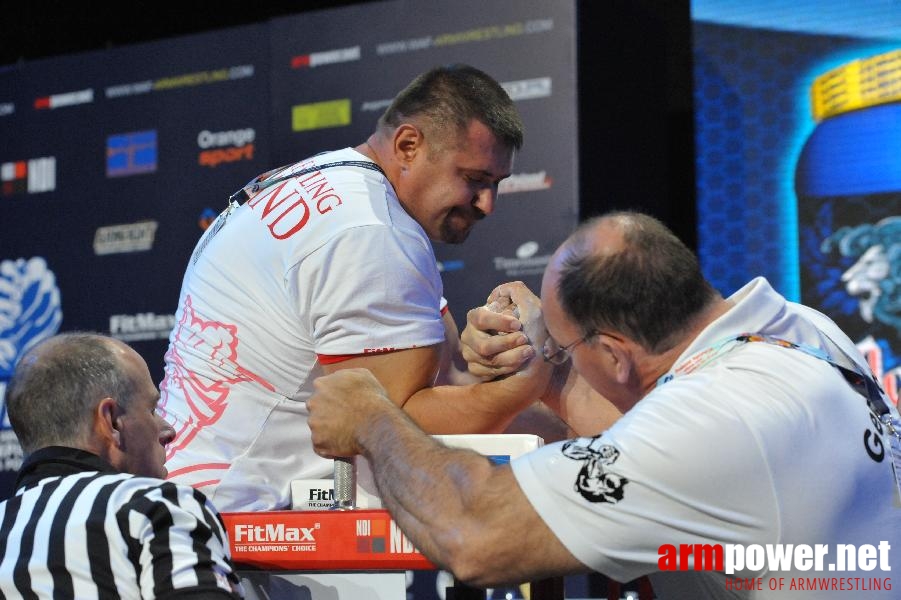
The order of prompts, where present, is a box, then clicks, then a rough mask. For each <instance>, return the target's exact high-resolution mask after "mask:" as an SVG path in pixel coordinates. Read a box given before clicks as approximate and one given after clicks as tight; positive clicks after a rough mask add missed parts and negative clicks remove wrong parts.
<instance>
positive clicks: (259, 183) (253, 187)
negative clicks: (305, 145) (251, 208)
mask: <svg viewBox="0 0 901 600" xmlns="http://www.w3.org/2000/svg"><path fill="white" fill-rule="evenodd" d="M292 164H294V163H292ZM333 167H357V168H360V169H369V170H370V171H376V172H378V173H381V174H382V175H384V176H385V177H387V175H385V171H383V170H382V168H381V167H380V166H378V165H377V164H376V163H374V162H372V161H369V160H339V161H337V162H330V163H325V164H323V165H317V166H314V167H308V168H306V169H301V170H300V171H297V172H295V173H289V174H288V175H282V176H281V177H276V178H274V179H269V178H270V177H272V175H274V174H276V173H280V172H282V171H284V170H285V169H289V168H291V165H285V166H282V167H278V168H275V169H271V170H269V171H266V172H265V173H263V174H261V175H257V176H256V177H254V178H253V179H251V180H250V181H249V182H247V185H245V186H244V187H242V188H241V189H240V190H238V191H237V192H235V193H234V194H232V195H231V196H229V198H228V204H229V206H230V207H231V206H233V205H235V206H241V205H242V204H244V203H245V202H247V200H248V199H249V198H250V197H251V196H252V195H254V194H256V193H258V192H260V191H262V190H265V189H266V188H268V187H271V186H273V185H275V184H276V183H281V182H282V181H287V180H288V179H292V178H294V177H300V176H302V175H309V174H311V173H316V172H318V171H322V170H323V169H331V168H333Z"/></svg>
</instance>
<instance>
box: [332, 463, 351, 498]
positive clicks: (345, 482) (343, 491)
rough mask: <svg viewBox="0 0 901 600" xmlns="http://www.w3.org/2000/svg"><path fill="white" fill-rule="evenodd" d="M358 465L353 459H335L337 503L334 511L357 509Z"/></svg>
mask: <svg viewBox="0 0 901 600" xmlns="http://www.w3.org/2000/svg"><path fill="white" fill-rule="evenodd" d="M356 495H357V465H356V460H355V459H353V458H336V459H335V503H334V504H333V505H332V510H353V509H354V508H356Z"/></svg>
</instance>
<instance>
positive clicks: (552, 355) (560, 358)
mask: <svg viewBox="0 0 901 600" xmlns="http://www.w3.org/2000/svg"><path fill="white" fill-rule="evenodd" d="M597 335H606V336H609V337H612V338H613V339H615V340H620V341H622V338H621V337H619V336H616V335H613V334H612V333H608V332H606V331H599V330H596V329H595V330H592V331H589V332H588V333H586V334H585V335H583V336H582V337H580V338H579V339H577V340H576V341H574V342H572V343H571V344H566V345H565V346H561V345H560V344H558V343H557V342H556V341H555V340H554V338H552V337H548V338H547V340H545V342H544V347H543V348H542V349H541V354H542V355H543V356H544V360H545V362H549V363H551V364H552V365H562V364H563V363H565V362H566V361H568V360H569V359H570V357H571V356H572V352H573V350H575V348H576V346H578V345H579V344H581V343H583V342H587V341H588V340H590V339H591V338H593V337H595V336H597Z"/></svg>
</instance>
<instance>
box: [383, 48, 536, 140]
mask: <svg viewBox="0 0 901 600" xmlns="http://www.w3.org/2000/svg"><path fill="white" fill-rule="evenodd" d="M411 117H424V118H425V119H426V120H427V121H428V123H429V124H430V125H431V126H432V127H433V128H434V130H436V131H437V132H442V133H439V136H440V135H442V134H448V133H450V132H453V133H460V132H462V131H464V130H465V129H466V127H468V126H469V123H470V122H471V121H472V120H473V119H475V120H478V121H481V122H482V123H484V124H485V125H486V126H487V127H488V129H490V130H491V132H492V133H493V134H494V135H495V136H496V137H497V138H498V140H500V141H501V143H503V144H504V145H505V146H507V147H508V148H511V149H514V150H519V149H520V148H521V147H522V140H523V126H522V119H521V118H520V116H519V113H518V112H517V111H516V107H515V106H514V104H513V101H512V100H511V99H510V96H508V95H507V92H506V91H504V88H502V87H501V86H500V84H498V82H497V81H495V80H494V79H492V78H491V76H489V75H487V74H486V73H483V72H482V71H480V70H478V69H476V68H475V67H471V66H469V65H449V66H442V67H435V68H434V69H431V70H430V71H427V72H425V73H423V74H421V75H419V76H418V77H416V79H414V80H413V81H412V82H411V83H410V84H409V85H408V86H407V87H406V88H404V89H403V90H402V91H401V92H400V93H398V94H397V96H396V97H395V98H394V101H393V102H392V103H391V106H389V107H388V109H387V110H386V111H385V113H384V114H383V115H382V116H381V118H379V127H398V126H400V125H401V124H402V123H403V122H404V120H405V119H409V118H411ZM429 133H431V132H429ZM435 145H438V146H440V143H438V144H435Z"/></svg>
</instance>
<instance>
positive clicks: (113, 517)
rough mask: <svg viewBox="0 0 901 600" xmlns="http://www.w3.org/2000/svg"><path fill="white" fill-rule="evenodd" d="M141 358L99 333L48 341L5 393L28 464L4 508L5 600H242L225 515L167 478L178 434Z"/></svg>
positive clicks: (0, 575)
mask: <svg viewBox="0 0 901 600" xmlns="http://www.w3.org/2000/svg"><path fill="white" fill-rule="evenodd" d="M158 400H159V393H158V392H157V389H156V386H155V385H154V384H153V382H152V380H151V378H150V373H149V371H148V369H147V365H146V363H145V362H144V360H143V359H142V358H141V357H140V356H139V355H138V354H137V352H135V351H134V350H133V349H131V348H130V347H129V346H127V345H125V344H123V343H122V342H119V341H117V340H114V339H112V338H108V337H104V336H101V335H97V334H89V333H70V334H63V335H58V336H55V337H52V338H49V339H48V340H45V341H43V342H41V343H40V344H38V345H37V346H35V347H34V348H32V349H31V350H30V351H29V352H28V353H26V354H25V356H23V357H22V359H21V361H20V362H19V364H18V365H17V366H16V370H15V373H14V374H13V378H12V380H11V381H10V383H9V386H8V389H7V392H6V406H7V411H8V414H9V419H10V422H11V423H12V426H13V429H14V430H15V432H16V435H17V436H18V438H19V442H20V443H21V444H22V448H23V450H24V451H25V453H26V455H27V458H26V459H25V461H24V463H23V464H22V468H21V470H20V471H19V475H18V479H17V481H16V492H15V495H14V496H13V497H11V498H9V499H8V500H6V501H4V502H2V503H0V598H79V599H81V598H120V597H122V598H191V599H195V600H206V599H209V600H212V599H223V598H241V597H242V596H243V594H242V590H241V586H240V584H239V583H238V578H237V576H236V574H235V572H234V568H233V565H232V563H231V557H230V556H229V546H228V540H227V539H226V534H225V529H224V527H223V526H222V523H221V521H220V519H219V515H218V513H217V512H216V510H215V508H213V506H212V504H211V503H210V502H209V501H208V500H207V499H206V497H205V496H204V495H203V494H201V493H200V492H198V491H195V490H194V489H192V488H190V487H186V486H181V485H176V484H173V483H170V482H166V481H164V480H163V478H165V476H166V469H165V467H164V466H163V464H164V457H165V449H164V447H165V444H166V443H168V442H169V441H170V440H171V439H172V437H173V436H174V432H173V431H172V430H171V429H170V428H169V427H168V425H166V424H165V422H164V421H163V420H162V419H161V418H160V417H159V416H157V415H156V412H155V411H156V405H157V401H158Z"/></svg>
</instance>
